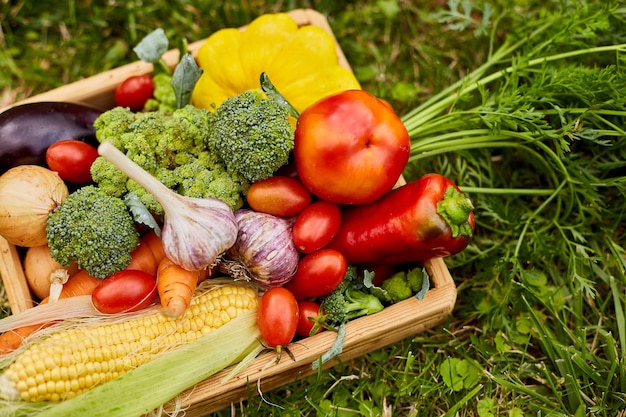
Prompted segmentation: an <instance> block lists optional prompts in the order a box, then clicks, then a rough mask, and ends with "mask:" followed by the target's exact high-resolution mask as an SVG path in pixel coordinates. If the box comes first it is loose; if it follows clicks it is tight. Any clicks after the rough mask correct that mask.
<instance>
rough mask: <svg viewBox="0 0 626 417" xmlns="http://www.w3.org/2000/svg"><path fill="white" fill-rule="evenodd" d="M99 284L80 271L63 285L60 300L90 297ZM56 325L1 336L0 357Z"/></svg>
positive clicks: (40, 325)
mask: <svg viewBox="0 0 626 417" xmlns="http://www.w3.org/2000/svg"><path fill="white" fill-rule="evenodd" d="M99 283H100V280H99V279H98V278H95V277H92V276H91V275H89V274H88V273H87V272H85V270H80V271H79V272H78V273H77V274H76V275H74V276H73V277H71V278H70V279H69V280H68V281H67V282H66V283H65V284H64V285H63V289H62V290H61V295H60V296H59V298H67V297H75V296H79V295H89V294H91V293H92V292H93V290H94V289H95V288H96V286H97V285H98V284H99ZM47 302H48V297H46V298H44V299H43V300H41V303H40V304H46V303H47ZM54 323H56V321H53V322H49V323H39V324H31V325H29V326H23V327H18V328H17V329H12V330H9V331H7V332H4V333H2V334H0V356H2V355H6V354H8V353H11V352H13V351H14V350H15V349H17V348H19V347H20V346H21V345H22V343H23V342H24V339H26V338H27V337H28V336H30V335H31V334H33V333H34V332H36V331H38V330H40V329H45V328H46V327H49V326H51V325H53V324H54Z"/></svg>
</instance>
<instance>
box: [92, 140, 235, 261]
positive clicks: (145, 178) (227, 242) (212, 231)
mask: <svg viewBox="0 0 626 417" xmlns="http://www.w3.org/2000/svg"><path fill="white" fill-rule="evenodd" d="M98 152H99V153H100V155H102V156H103V157H104V158H105V159H107V160H108V161H109V162H111V163H112V164H113V165H115V166H116V167H117V168H118V169H119V170H120V171H122V172H123V173H124V174H126V175H127V176H128V177H129V178H132V179H133V180H134V181H135V182H137V183H138V184H139V185H141V186H142V187H143V188H145V189H146V190H147V191H148V192H149V193H150V194H152V195H153V196H154V198H155V199H156V200H157V201H158V202H159V203H160V204H161V206H162V207H163V211H164V213H165V216H164V218H163V230H162V241H163V250H164V252H165V255H166V256H167V257H168V258H169V259H170V260H171V261H172V262H174V263H176V264H177V265H180V266H181V267H183V268H185V269H187V270H189V271H197V270H201V269H205V268H208V267H210V266H211V265H212V264H214V263H215V262H216V260H217V258H218V256H219V255H221V254H222V253H223V252H225V251H226V250H227V249H229V248H230V247H231V246H232V245H233V244H234V243H235V241H236V240H237V231H238V225H237V220H236V219H235V214H234V213H233V211H232V210H231V209H230V207H229V206H228V205H227V204H226V203H224V202H223V201H221V200H218V199H216V198H211V197H207V198H192V197H185V196H182V195H180V194H178V193H176V192H175V191H173V190H170V189H169V188H167V187H166V186H165V185H163V184H161V183H160V182H159V181H158V180H157V179H156V178H154V177H153V176H152V175H150V173H148V172H147V171H145V170H144V169H143V168H141V167H140V166H139V165H137V164H135V163H134V162H133V161H132V160H131V159H130V158H128V157H127V156H126V155H125V154H124V153H123V152H121V151H120V150H118V149H117V148H116V147H115V146H113V145H112V144H111V143H110V142H106V141H105V142H103V143H102V144H101V145H100V146H99V147H98Z"/></svg>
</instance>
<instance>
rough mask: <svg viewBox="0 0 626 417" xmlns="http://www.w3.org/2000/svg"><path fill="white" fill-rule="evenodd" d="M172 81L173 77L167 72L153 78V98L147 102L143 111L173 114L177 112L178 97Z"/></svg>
mask: <svg viewBox="0 0 626 417" xmlns="http://www.w3.org/2000/svg"><path fill="white" fill-rule="evenodd" d="M171 80H172V75H171V74H167V73H165V72H159V73H157V74H155V75H154V76H153V77H152V81H153V82H154V93H153V94H152V95H153V98H151V99H149V100H148V101H147V102H146V104H145V105H144V108H143V111H160V112H165V113H172V112H173V111H174V110H176V95H175V94H174V88H173V87H172V84H171V83H170V82H171Z"/></svg>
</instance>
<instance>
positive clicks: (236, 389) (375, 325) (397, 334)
mask: <svg viewBox="0 0 626 417" xmlns="http://www.w3.org/2000/svg"><path fill="white" fill-rule="evenodd" d="M289 14H290V15H291V16H292V17H293V18H294V20H295V21H296V22H297V23H298V24H299V25H301V26H303V25H316V26H319V27H322V28H323V29H325V30H326V31H327V32H328V33H329V34H331V35H332V36H334V35H333V33H332V30H331V28H330V26H329V24H328V21H327V20H326V18H325V17H324V16H323V15H322V14H320V13H318V12H316V11H314V10H310V9H299V10H293V11H291V12H289ZM203 42H204V41H203V40H201V41H197V42H194V43H192V44H190V45H189V49H190V51H191V52H192V53H194V54H195V53H196V51H197V50H198V48H199V47H200V46H201V45H202V43H203ZM337 53H338V55H339V60H340V63H341V64H342V65H343V66H345V67H346V68H348V69H350V66H349V64H348V61H347V60H346V58H345V56H344V54H343V52H342V51H341V48H340V47H339V45H337ZM178 55H179V53H178V51H177V50H172V51H168V52H167V53H166V54H165V55H164V59H165V61H166V62H167V63H168V64H170V65H172V66H173V65H175V64H176V63H177V62H178V58H179V56H178ZM151 71H152V65H151V64H148V63H145V62H140V61H138V62H134V63H131V64H128V65H124V66H122V67H118V68H116V69H113V70H110V71H106V72H102V73H100V74H97V75H95V76H93V77H89V78H86V79H83V80H80V81H77V82H74V83H72V84H68V85H65V86H62V87H59V88H56V89H54V90H50V91H48V92H45V93H42V94H38V95H35V96H32V97H30V98H28V99H26V100H24V101H22V102H20V103H17V104H22V103H26V102H35V101H70V102H77V103H84V104H88V105H91V106H94V107H98V108H101V109H107V108H110V107H112V106H113V105H114V101H113V95H114V91H115V87H116V86H117V85H118V84H119V83H121V82H122V81H123V80H125V79H126V78H127V77H129V76H131V75H138V74H148V73H150V72H151ZM425 267H426V269H427V271H428V273H429V275H430V279H431V288H430V290H429V291H428V292H427V293H426V296H425V297H424V298H423V299H422V300H417V299H416V298H411V299H409V300H405V301H403V302H401V303H398V304H395V305H393V306H390V307H387V308H385V310H383V311H382V312H380V313H377V314H374V315H371V316H368V317H362V318H359V319H356V320H353V321H351V322H350V323H348V324H347V326H346V336H345V343H344V346H343V352H342V354H341V355H340V356H339V357H338V358H335V359H333V360H331V361H329V362H327V363H326V364H324V366H323V368H324V369H327V368H329V367H332V366H333V365H336V364H337V363H338V361H346V360H350V359H352V358H355V357H358V356H361V355H364V354H366V353H368V352H371V351H373V350H376V349H379V348H382V347H384V346H386V345H389V344H391V343H395V342H398V341H400V340H402V339H405V338H407V337H411V336H414V335H416V334H418V333H420V332H422V331H424V330H426V329H428V328H431V327H433V326H435V325H437V324H439V323H441V322H442V321H444V320H445V319H446V318H447V317H448V316H449V315H450V313H451V312H452V310H453V308H454V305H455V302H456V294H457V293H456V286H455V283H454V281H453V279H452V277H451V275H450V272H449V271H448V268H447V267H446V264H445V263H444V261H443V259H441V258H436V259H432V260H430V261H427V262H425ZM0 275H1V276H2V280H3V283H4V287H5V290H6V293H7V297H8V299H9V304H10V306H11V309H12V311H13V312H19V311H22V310H24V309H27V308H30V307H32V306H33V304H34V303H33V300H32V298H31V295H30V292H29V289H28V285H27V283H26V279H25V277H24V273H23V270H22V265H21V260H20V256H19V251H18V249H17V248H16V247H14V246H13V245H11V244H9V243H8V242H7V241H6V240H5V239H3V238H2V237H0ZM335 337H336V334H335V333H334V332H322V333H320V334H317V335H315V336H313V337H309V338H306V339H304V340H302V341H299V342H298V343H296V344H293V345H292V346H290V350H291V352H292V353H293V355H294V357H295V358H296V361H295V362H294V361H292V360H291V359H289V358H288V357H287V355H284V357H283V360H281V362H280V363H279V364H276V365H274V364H272V365H271V366H267V364H268V363H269V362H271V360H272V358H274V357H275V353H273V352H266V353H263V354H261V355H260V356H259V357H258V358H257V359H256V360H255V361H254V362H253V363H252V364H251V365H250V366H249V367H248V368H247V370H245V371H243V372H242V373H240V374H238V375H236V376H235V377H234V378H232V379H231V380H229V381H228V382H227V383H225V384H222V383H221V382H220V380H221V379H222V377H223V376H225V375H226V374H227V373H228V372H229V369H226V370H224V371H222V372H221V373H219V374H217V375H214V376H213V377H211V378H209V379H207V380H205V381H203V382H201V383H199V384H197V385H196V386H195V387H193V388H191V389H189V390H188V391H187V392H185V393H183V395H182V396H181V397H182V398H184V403H183V407H185V408H187V410H186V413H185V415H186V416H189V417H193V416H203V415H206V414H208V413H210V412H213V411H216V410H219V409H222V408H224V407H227V406H229V405H230V404H231V403H237V402H239V401H241V400H245V399H246V398H247V397H248V394H249V393H250V392H251V393H256V391H257V390H256V383H257V381H258V380H260V381H261V382H260V386H261V390H262V391H263V392H266V391H269V390H271V389H273V388H277V387H279V386H281V385H285V384H288V383H291V382H294V381H296V380H298V379H299V378H303V377H305V376H308V375H311V374H313V373H315V372H316V371H314V370H313V368H312V365H311V364H312V363H313V362H315V361H317V360H318V358H319V357H320V356H321V355H322V354H323V353H325V352H326V351H328V349H329V348H330V347H331V345H332V344H333V342H334V340H335Z"/></svg>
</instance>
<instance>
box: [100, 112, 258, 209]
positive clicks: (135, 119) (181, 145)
mask: <svg viewBox="0 0 626 417" xmlns="http://www.w3.org/2000/svg"><path fill="white" fill-rule="evenodd" d="M213 119H214V116H213V113H211V112H210V111H207V110H205V109H199V108H196V107H193V106H191V105H188V106H185V107H183V108H181V109H177V110H174V111H173V112H172V113H167V112H161V111H152V112H139V113H133V112H131V111H130V110H129V109H126V108H122V107H115V108H113V109H111V110H109V111H107V112H104V113H103V114H102V115H101V116H100V117H98V119H97V120H96V121H95V123H94V127H95V129H96V137H97V138H98V140H99V141H101V142H102V141H104V140H109V141H111V143H113V144H114V145H115V146H116V147H117V148H118V149H120V150H121V151H122V152H124V153H125V154H126V155H127V156H128V157H129V158H130V159H132V160H133V161H134V162H135V163H137V164H138V165H139V166H140V167H142V168H143V169H144V170H146V171H148V172H149V173H150V174H152V175H153V176H154V177H156V178H157V179H158V180H159V181H161V182H162V183H163V184H164V185H165V186H167V187H168V188H170V189H172V190H174V191H176V192H177V193H179V194H181V195H184V196H189V197H198V198H205V197H214V198H219V199H221V200H222V201H224V202H225V203H226V204H228V205H229V206H230V207H231V208H232V209H233V210H236V209H239V208H241V207H242V206H243V203H244V196H245V193H246V192H247V190H248V187H249V182H248V181H247V180H246V179H245V178H244V177H242V176H241V175H240V174H239V173H237V172H233V171H229V170H228V168H227V166H226V164H225V163H224V162H222V159H221V158H220V157H219V155H217V154H216V153H215V152H212V151H210V150H209V148H208V147H207V143H208V135H209V133H210V132H211V131H212V128H213ZM91 175H92V178H93V180H94V182H95V183H96V184H97V185H98V187H100V188H102V189H103V190H105V191H106V192H107V193H109V194H110V195H111V196H115V197H121V196H123V195H124V194H126V193H127V192H134V193H135V194H136V195H137V197H138V198H139V201H141V202H142V203H143V204H144V206H146V208H147V209H148V210H149V211H150V212H152V213H153V214H155V215H156V216H162V215H163V214H164V213H163V208H162V207H161V205H160V204H159V203H158V201H157V200H156V199H155V198H154V197H153V196H152V195H151V194H149V193H148V192H147V191H146V190H145V189H143V187H141V186H139V185H138V184H137V183H135V182H134V181H133V180H130V179H129V178H127V177H126V176H125V175H124V174H122V173H121V171H119V170H117V169H116V168H115V167H114V166H113V165H112V164H111V163H109V162H108V161H106V160H105V159H104V158H101V157H99V158H97V159H96V161H95V162H94V164H93V165H92V167H91Z"/></svg>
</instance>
